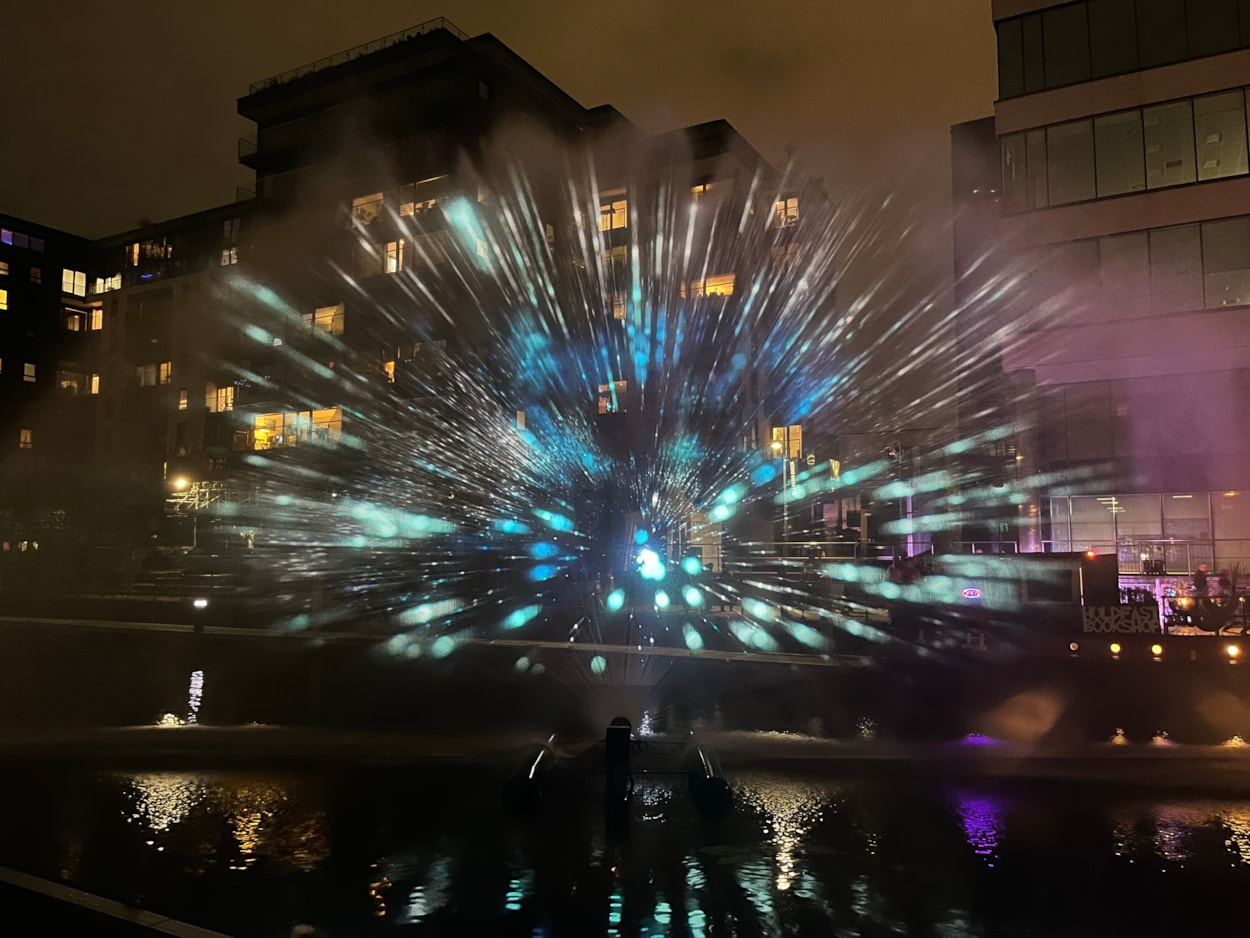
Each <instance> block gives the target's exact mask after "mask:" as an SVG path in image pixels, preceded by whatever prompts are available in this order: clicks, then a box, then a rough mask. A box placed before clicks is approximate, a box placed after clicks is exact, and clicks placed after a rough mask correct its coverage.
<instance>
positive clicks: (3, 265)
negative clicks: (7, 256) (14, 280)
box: [0, 261, 9, 277]
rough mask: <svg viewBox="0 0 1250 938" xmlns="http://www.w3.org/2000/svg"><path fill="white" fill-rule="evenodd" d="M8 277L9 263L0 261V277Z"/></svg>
mask: <svg viewBox="0 0 1250 938" xmlns="http://www.w3.org/2000/svg"><path fill="white" fill-rule="evenodd" d="M8 275H9V262H8V261H0V277H7V276H8Z"/></svg>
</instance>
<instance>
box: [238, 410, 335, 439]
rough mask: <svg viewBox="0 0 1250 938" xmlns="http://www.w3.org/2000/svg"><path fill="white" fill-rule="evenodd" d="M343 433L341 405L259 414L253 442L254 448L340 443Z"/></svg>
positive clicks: (256, 419) (253, 432) (253, 433)
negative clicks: (320, 408) (283, 412)
mask: <svg viewBox="0 0 1250 938" xmlns="http://www.w3.org/2000/svg"><path fill="white" fill-rule="evenodd" d="M342 432H343V411H342V408H339V407H329V408H325V409H323V410H303V411H297V412H294V413H285V414H257V415H256V418H255V422H254V424H253V428H252V441H253V448H254V449H277V448H279V447H286V446H297V445H299V444H301V443H309V442H311V443H318V444H323V445H328V444H331V443H336V442H338V440H339V438H340V437H341V436H342Z"/></svg>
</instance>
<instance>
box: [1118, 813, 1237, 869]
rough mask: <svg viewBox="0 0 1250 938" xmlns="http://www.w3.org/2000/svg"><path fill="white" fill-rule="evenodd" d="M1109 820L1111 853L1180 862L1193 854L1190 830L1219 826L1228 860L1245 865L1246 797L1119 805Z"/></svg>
mask: <svg viewBox="0 0 1250 938" xmlns="http://www.w3.org/2000/svg"><path fill="white" fill-rule="evenodd" d="M1112 820H1113V826H1112V831H1113V836H1114V838H1115V852H1116V855H1117V856H1121V857H1128V858H1129V859H1137V858H1139V857H1142V856H1143V855H1154V856H1157V858H1158V859H1160V860H1164V861H1167V862H1169V863H1178V864H1183V863H1186V862H1189V861H1191V860H1194V859H1196V858H1197V857H1198V852H1199V850H1200V849H1201V848H1200V846H1199V845H1198V844H1197V843H1196V837H1195V835H1196V834H1198V833H1199V832H1202V831H1212V830H1220V831H1222V832H1223V834H1224V846H1225V847H1226V848H1227V850H1228V854H1229V861H1230V862H1231V863H1234V864H1240V865H1243V866H1250V801H1223V800H1218V799H1210V798H1195V799H1186V800H1179V801H1165V802H1160V803H1156V804H1152V805H1148V806H1140V805H1134V806H1123V807H1120V808H1119V809H1118V810H1116V811H1115V812H1114V813H1113V816H1112Z"/></svg>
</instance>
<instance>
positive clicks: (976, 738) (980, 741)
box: [959, 733, 998, 746]
mask: <svg viewBox="0 0 1250 938" xmlns="http://www.w3.org/2000/svg"><path fill="white" fill-rule="evenodd" d="M997 744H998V740H997V739H994V738H993V737H992V736H986V735H984V734H983V733H969V734H968V735H967V736H965V737H964V738H963V739H961V740H959V745H961V746H995V745H997Z"/></svg>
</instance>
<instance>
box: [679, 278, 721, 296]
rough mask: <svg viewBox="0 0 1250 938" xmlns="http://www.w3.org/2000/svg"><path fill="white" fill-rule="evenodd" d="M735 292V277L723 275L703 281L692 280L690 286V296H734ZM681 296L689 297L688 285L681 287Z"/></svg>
mask: <svg viewBox="0 0 1250 938" xmlns="http://www.w3.org/2000/svg"><path fill="white" fill-rule="evenodd" d="M733 292H734V275H733V274H721V275H719V276H716V277H707V278H705V279H703V280H692V281H690V286H689V295H690V296H695V297H699V296H733ZM681 295H682V296H683V297H685V296H687V287H686V284H682V286H681Z"/></svg>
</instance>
